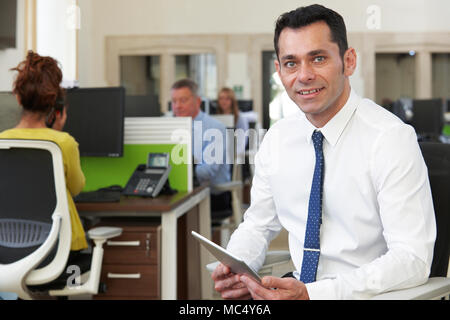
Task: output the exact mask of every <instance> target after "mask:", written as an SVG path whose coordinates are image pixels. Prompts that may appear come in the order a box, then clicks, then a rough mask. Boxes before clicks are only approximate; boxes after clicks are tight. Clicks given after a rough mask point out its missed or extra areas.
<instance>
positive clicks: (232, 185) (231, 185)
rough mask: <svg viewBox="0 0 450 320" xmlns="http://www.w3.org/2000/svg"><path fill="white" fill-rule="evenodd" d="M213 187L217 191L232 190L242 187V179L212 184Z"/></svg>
mask: <svg viewBox="0 0 450 320" xmlns="http://www.w3.org/2000/svg"><path fill="white" fill-rule="evenodd" d="M212 189H214V190H216V191H231V190H239V189H242V182H241V181H230V182H225V183H220V184H216V185H214V186H212Z"/></svg>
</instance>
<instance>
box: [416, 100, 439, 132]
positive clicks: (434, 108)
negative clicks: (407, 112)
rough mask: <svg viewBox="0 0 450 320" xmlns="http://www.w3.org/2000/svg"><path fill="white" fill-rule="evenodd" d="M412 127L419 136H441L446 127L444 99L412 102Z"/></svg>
mask: <svg viewBox="0 0 450 320" xmlns="http://www.w3.org/2000/svg"><path fill="white" fill-rule="evenodd" d="M412 113H413V116H412V119H411V125H412V126H413V127H414V129H415V130H416V132H417V133H418V134H422V135H436V136H438V135H440V134H441V133H442V129H443V126H444V104H443V101H442V99H415V100H413V102H412Z"/></svg>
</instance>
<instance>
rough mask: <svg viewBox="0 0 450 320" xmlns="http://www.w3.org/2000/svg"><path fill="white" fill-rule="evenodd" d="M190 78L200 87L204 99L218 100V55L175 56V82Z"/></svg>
mask: <svg viewBox="0 0 450 320" xmlns="http://www.w3.org/2000/svg"><path fill="white" fill-rule="evenodd" d="M183 78H190V79H192V80H194V81H195V82H196V83H197V84H198V87H199V94H200V96H202V97H204V98H209V99H216V98H217V92H218V89H217V64H216V55H214V54H210V53H205V54H191V55H176V56H175V80H180V79H183Z"/></svg>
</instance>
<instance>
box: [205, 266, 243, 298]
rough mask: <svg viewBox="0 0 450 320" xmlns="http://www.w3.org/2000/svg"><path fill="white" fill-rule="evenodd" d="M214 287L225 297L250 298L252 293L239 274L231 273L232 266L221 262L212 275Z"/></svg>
mask: <svg viewBox="0 0 450 320" xmlns="http://www.w3.org/2000/svg"><path fill="white" fill-rule="evenodd" d="M211 278H212V279H213V280H214V282H215V285H214V288H215V289H216V291H217V292H219V293H220V294H221V296H222V298H224V299H236V300H237V299H242V300H244V299H247V300H248V299H250V298H251V295H250V292H249V291H248V289H247V288H246V286H245V284H244V283H242V282H241V281H240V279H239V278H240V277H239V275H237V274H234V273H231V272H230V268H228V267H227V266H224V265H223V264H221V263H220V264H219V265H218V266H217V267H216V269H215V270H214V272H213V273H212V275H211Z"/></svg>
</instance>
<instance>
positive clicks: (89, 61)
mask: <svg viewBox="0 0 450 320" xmlns="http://www.w3.org/2000/svg"><path fill="white" fill-rule="evenodd" d="M315 2H317V3H322V4H324V5H326V6H328V7H330V8H333V9H335V10H336V11H338V12H339V13H341V14H342V16H343V17H344V19H345V20H346V24H347V26H348V31H349V33H353V32H381V31H382V32H414V31H425V30H426V31H449V30H450V25H449V20H448V17H447V13H448V12H450V1H447V0H429V1H424V0H396V1H389V0H370V1H369V0H346V1H340V0H328V1H298V0H284V1H273V0H228V1H211V0H195V1H192V0H177V1H167V0H130V1H123V0H96V1H91V0H79V6H80V8H81V29H80V32H79V40H80V42H79V79H80V83H81V84H82V85H86V86H94V85H107V82H106V79H105V36H108V35H144V34H145V35H183V34H234V35H239V34H244V35H245V34H272V33H273V27H274V22H275V19H276V18H277V17H278V16H279V15H280V14H281V13H283V12H285V11H288V10H291V9H294V8H296V7H298V6H301V5H307V4H311V3H315ZM370 5H377V6H378V7H379V8H380V10H381V12H380V25H379V26H380V29H379V30H368V28H367V22H368V18H369V17H373V14H368V13H367V12H366V10H367V8H368V7H369V6H370ZM231 49H233V51H234V52H232V53H231V54H230V57H229V60H230V62H236V63H230V64H229V69H228V72H227V73H228V75H229V77H230V78H229V79H227V80H226V81H227V83H232V82H238V81H241V82H248V79H242V78H243V75H242V72H240V70H242V69H243V65H248V64H251V63H252V62H251V61H246V60H245V57H244V56H243V55H239V54H238V53H239V51H238V50H235V49H236V48H231ZM241 52H242V50H241ZM235 65H236V67H234V66H235ZM244 70H245V69H244ZM234 74H235V75H236V79H233V75H234ZM244 90H245V88H244Z"/></svg>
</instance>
